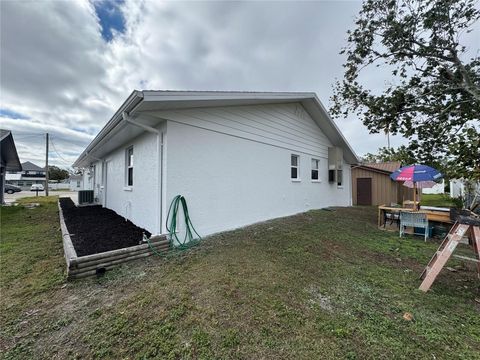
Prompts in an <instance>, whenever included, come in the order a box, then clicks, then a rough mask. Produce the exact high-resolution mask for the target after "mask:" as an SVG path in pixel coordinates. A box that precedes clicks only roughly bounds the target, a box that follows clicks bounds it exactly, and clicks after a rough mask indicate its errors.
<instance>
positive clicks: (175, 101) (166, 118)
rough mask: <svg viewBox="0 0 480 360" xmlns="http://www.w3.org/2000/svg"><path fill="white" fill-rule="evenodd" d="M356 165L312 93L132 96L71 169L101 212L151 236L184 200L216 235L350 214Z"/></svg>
mask: <svg viewBox="0 0 480 360" xmlns="http://www.w3.org/2000/svg"><path fill="white" fill-rule="evenodd" d="M357 162H358V159H357V157H356V155H355V154H354V152H353V150H352V149H351V148H350V146H349V145H348V143H347V141H346V140H345V138H344V137H343V136H342V134H341V133H340V131H339V129H338V128H337V127H336V125H335V124H334V122H333V121H332V119H331V118H330V117H329V115H328V113H327V111H326V110H325V108H324V107H323V105H322V104H321V103H320V101H319V99H318V98H317V96H316V95H315V93H278V92H222V91H219V92H215V91H212V92H208V91H207V92H196V91H134V92H133V93H132V94H131V95H130V96H129V97H128V99H127V100H126V101H125V102H124V103H123V105H122V106H121V107H120V108H119V109H118V110H117V112H116V113H115V114H114V116H113V117H112V118H111V119H110V121H109V122H108V123H107V124H106V125H105V127H104V128H103V129H102V130H101V131H100V133H99V134H98V135H97V136H96V137H95V138H94V139H93V141H92V142H91V143H90V144H89V145H88V147H87V148H86V149H85V151H84V152H83V153H82V154H81V155H80V157H79V158H78V159H77V160H76V161H75V163H74V164H73V166H74V167H76V168H81V169H83V173H84V186H85V188H90V189H93V190H94V194H95V198H96V199H97V201H98V202H99V203H101V204H102V205H103V206H105V207H107V208H110V209H112V210H114V211H115V212H117V213H118V214H120V215H122V216H124V217H126V218H128V219H130V220H131V221H132V222H134V223H135V224H137V225H138V226H141V227H143V228H145V229H147V230H148V231H150V232H152V233H153V234H158V233H166V232H167V230H166V226H165V223H166V220H167V212H168V207H169V205H170V203H171V201H172V199H173V198H174V197H175V196H176V195H178V194H180V195H183V196H185V198H186V200H187V203H188V207H189V213H190V217H191V219H192V221H193V223H194V225H195V228H196V229H197V231H198V232H199V233H200V234H201V235H209V234H212V233H216V232H220V231H224V230H229V229H234V228H238V227H242V226H245V225H248V224H252V223H256V222H260V221H264V220H268V219H272V218H277V217H281V216H288V215H292V214H295V213H300V212H304V211H307V210H310V209H319V208H323V207H326V206H349V205H351V198H352V194H351V179H350V166H351V165H352V164H355V163H357Z"/></svg>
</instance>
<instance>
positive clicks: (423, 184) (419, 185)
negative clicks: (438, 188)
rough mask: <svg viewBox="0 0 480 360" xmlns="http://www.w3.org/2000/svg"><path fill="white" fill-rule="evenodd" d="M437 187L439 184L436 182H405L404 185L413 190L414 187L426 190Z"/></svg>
mask: <svg viewBox="0 0 480 360" xmlns="http://www.w3.org/2000/svg"><path fill="white" fill-rule="evenodd" d="M435 185H437V183H436V182H435V181H430V180H428V181H418V182H416V183H414V182H413V181H410V180H408V181H405V182H404V183H403V186H406V187H408V188H413V187H414V186H416V187H417V189H426V188H432V187H434V186H435Z"/></svg>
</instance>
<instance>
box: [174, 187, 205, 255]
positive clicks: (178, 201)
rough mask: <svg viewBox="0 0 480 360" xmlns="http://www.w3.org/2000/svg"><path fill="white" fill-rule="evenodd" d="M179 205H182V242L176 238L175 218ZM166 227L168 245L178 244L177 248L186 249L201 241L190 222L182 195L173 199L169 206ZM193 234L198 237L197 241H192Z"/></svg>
mask: <svg viewBox="0 0 480 360" xmlns="http://www.w3.org/2000/svg"><path fill="white" fill-rule="evenodd" d="M180 205H182V210H183V215H184V218H185V237H184V238H183V241H181V240H180V239H179V238H178V236H177V217H178V214H179V210H180V209H179V208H180ZM166 226H167V230H168V234H169V236H170V244H171V245H172V246H173V245H177V244H178V245H177V246H176V247H177V248H180V249H183V248H188V247H191V246H192V245H195V244H197V243H198V242H199V241H200V240H202V238H201V236H200V235H199V234H198V232H197V230H195V227H194V226H193V224H192V220H190V215H189V213H188V206H187V201H186V200H185V198H184V197H183V196H182V195H177V196H175V197H174V198H173V200H172V202H171V204H170V208H169V209H168V214H167V223H166ZM194 233H195V234H196V235H197V236H198V238H197V239H194V237H193V234H194ZM174 242H176V244H174Z"/></svg>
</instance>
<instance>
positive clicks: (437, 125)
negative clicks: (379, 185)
mask: <svg viewBox="0 0 480 360" xmlns="http://www.w3.org/2000/svg"><path fill="white" fill-rule="evenodd" d="M479 18H480V9H479V8H478V4H477V2H476V1H472V0H460V1H459V0H454V1H452V0H445V1H441V0H438V1H434V0H418V1H413V0H411V1H409V0H366V1H364V3H363V6H362V9H361V11H360V13H359V15H358V17H357V19H356V29H354V30H353V31H349V32H348V40H347V45H346V47H345V48H344V49H343V50H342V53H343V54H345V55H346V57H347V59H346V62H345V64H344V67H345V74H344V78H343V80H342V81H338V82H337V83H336V84H335V86H334V95H333V96H332V103H333V105H332V108H331V112H332V114H333V115H334V116H336V117H341V116H349V115H350V116H351V115H355V116H358V117H359V118H360V119H361V120H362V122H363V123H364V124H365V125H366V126H367V128H368V129H369V130H370V132H371V133H378V132H385V133H389V134H401V135H403V136H404V137H405V138H407V139H408V140H409V145H408V149H409V151H411V152H412V154H414V156H415V158H417V159H418V160H419V161H422V162H425V163H438V162H442V163H447V164H448V166H447V169H448V171H449V172H450V174H449V175H450V176H457V177H460V176H463V177H467V178H470V179H480V135H479V129H480V120H479V118H480V57H479V49H478V44H476V45H474V48H467V47H466V46H465V45H462V43H461V42H463V41H464V39H465V38H473V39H474V37H472V34H470V32H471V31H473V30H474V28H475V26H476V27H477V30H478V25H479V24H478V23H476V22H477V21H478V20H479ZM377 67H378V68H380V69H383V71H384V72H386V73H387V74H388V76H387V78H386V79H385V80H386V81H385V83H386V85H385V87H384V88H383V89H380V90H379V89H370V88H368V87H367V86H366V83H368V78H367V79H365V77H364V76H363V75H364V73H365V72H366V71H367V69H368V68H374V69H375V68H377ZM380 73H382V72H380ZM370 74H372V72H370ZM365 75H368V73H367V74H365Z"/></svg>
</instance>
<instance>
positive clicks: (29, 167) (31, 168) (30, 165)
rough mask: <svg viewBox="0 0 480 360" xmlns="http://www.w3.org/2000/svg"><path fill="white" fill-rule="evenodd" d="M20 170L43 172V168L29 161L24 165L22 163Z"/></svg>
mask: <svg viewBox="0 0 480 360" xmlns="http://www.w3.org/2000/svg"><path fill="white" fill-rule="evenodd" d="M22 169H23V170H24V171H45V168H44V167H43V168H42V167H40V166H38V165H35V164H34V163H32V162H30V161H25V162H24V163H22Z"/></svg>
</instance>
